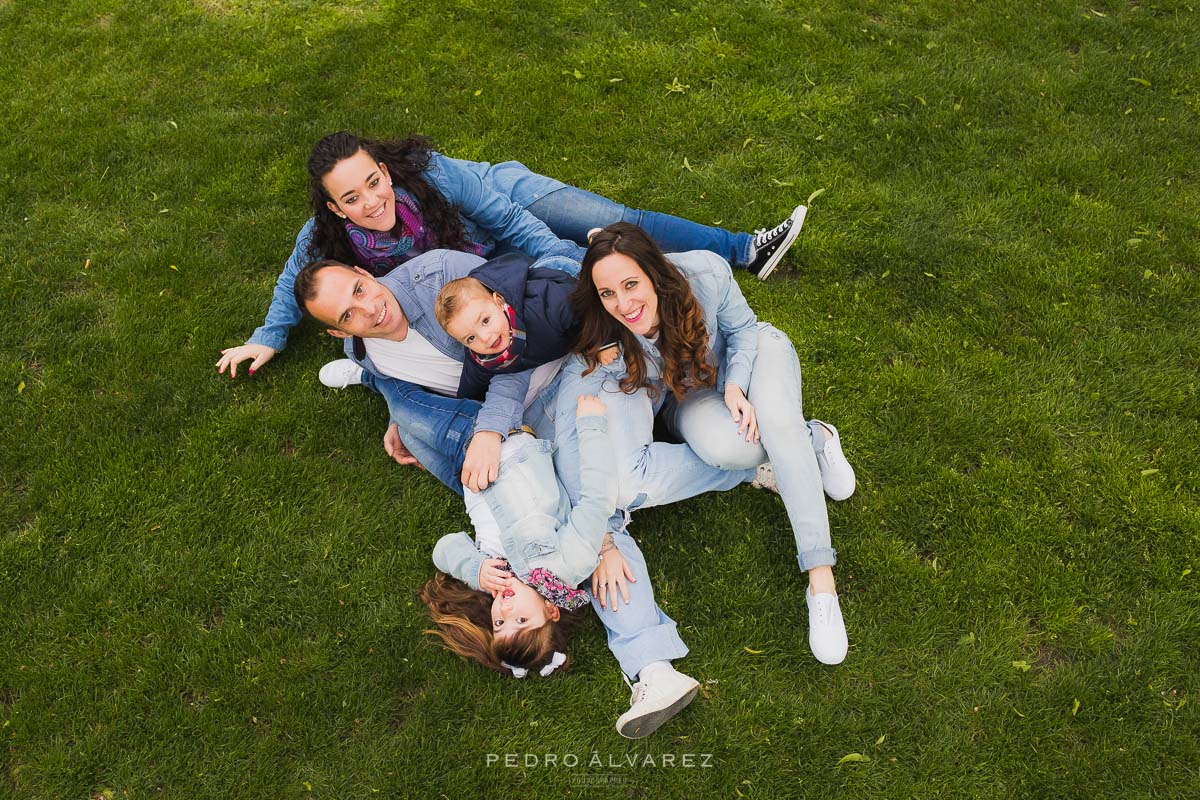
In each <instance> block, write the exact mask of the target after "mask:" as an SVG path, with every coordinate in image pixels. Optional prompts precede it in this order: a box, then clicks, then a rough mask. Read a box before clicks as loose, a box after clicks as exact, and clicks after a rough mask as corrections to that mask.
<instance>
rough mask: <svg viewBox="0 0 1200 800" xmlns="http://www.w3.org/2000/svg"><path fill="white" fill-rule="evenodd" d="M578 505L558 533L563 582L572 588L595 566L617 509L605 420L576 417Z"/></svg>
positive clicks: (592, 417)
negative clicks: (609, 519) (609, 522)
mask: <svg viewBox="0 0 1200 800" xmlns="http://www.w3.org/2000/svg"><path fill="white" fill-rule="evenodd" d="M575 428H576V430H577V431H578V432H579V502H578V503H576V504H575V507H574V508H572V509H571V514H570V516H569V517H567V522H566V524H564V525H563V526H562V527H561V528H560V529H559V531H558V539H559V552H561V553H562V556H563V560H564V561H565V562H566V564H567V570H566V571H567V572H568V573H569V576H568V575H560V576H559V577H560V578H562V579H563V580H564V581H566V582H568V583H570V584H571V585H576V584H578V583H579V582H580V581H583V580H584V579H586V578H587V577H588V576H589V575H591V574H592V570H594V569H595V568H596V564H597V563H599V556H600V546H601V544H603V543H604V534H605V533H606V532H607V531H608V518H609V517H611V516H612V515H613V511H615V510H616V507H617V467H616V462H615V458H614V456H613V448H612V444H611V442H610V441H609V438H608V417H606V416H598V415H589V416H586V417H579V418H578V419H577V420H576V424H575Z"/></svg>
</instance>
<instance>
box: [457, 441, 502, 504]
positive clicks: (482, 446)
mask: <svg viewBox="0 0 1200 800" xmlns="http://www.w3.org/2000/svg"><path fill="white" fill-rule="evenodd" d="M501 441H502V439H501V438H500V434H498V433H496V432H495V431H479V432H478V433H476V434H475V435H474V436H472V437H471V444H470V445H468V446H467V457H466V459H465V460H464V461H463V470H462V483H463V486H465V487H467V488H468V489H470V490H472V491H475V492H482V491H483V490H484V489H486V488H487V487H488V485H489V484H491V483H492V481H494V480H496V475H497V473H499V472H500V443H501Z"/></svg>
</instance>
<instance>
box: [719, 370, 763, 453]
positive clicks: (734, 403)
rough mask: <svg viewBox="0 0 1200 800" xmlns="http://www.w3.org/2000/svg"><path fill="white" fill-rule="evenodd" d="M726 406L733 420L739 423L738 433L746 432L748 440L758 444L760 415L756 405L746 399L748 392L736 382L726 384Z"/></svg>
mask: <svg viewBox="0 0 1200 800" xmlns="http://www.w3.org/2000/svg"><path fill="white" fill-rule="evenodd" d="M725 406H726V407H727V408H728V409H729V413H730V415H732V416H733V421H734V422H736V423H737V424H738V435H739V436H740V435H741V434H743V433H744V434H746V441H747V442H754V443H755V444H758V417H757V416H756V415H755V414H754V406H752V405H750V401H749V400H747V399H746V393H745V392H743V391H742V387H740V386H738V385H737V384H736V383H727V384H725Z"/></svg>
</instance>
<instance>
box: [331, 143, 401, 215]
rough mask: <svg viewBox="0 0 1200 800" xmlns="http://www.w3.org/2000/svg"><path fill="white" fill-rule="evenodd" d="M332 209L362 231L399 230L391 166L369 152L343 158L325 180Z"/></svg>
mask: <svg viewBox="0 0 1200 800" xmlns="http://www.w3.org/2000/svg"><path fill="white" fill-rule="evenodd" d="M321 185H322V186H324V187H325V192H326V194H328V195H329V197H331V198H333V199H332V201H329V202H326V205H327V206H329V210H330V211H332V212H333V213H335V214H337V215H338V216H339V217H342V218H343V219H348V220H350V221H351V222H353V223H354V224H355V225H358V226H359V227H361V228H368V229H370V230H373V231H390V230H391V229H392V228H394V227H396V195H395V193H394V192H393V191H392V179H391V176H389V175H388V169H387V165H386V164H384V163H383V162H381V161H376V160H375V159H374V158H372V157H371V154H370V153H368V152H367V151H366V150H359V151H358V152H357V153H355V154H354V155H352V156H350V157H349V158H343V159H342V160H341V161H339V162H337V164H335V165H334V167H333V169H331V170H329V172H328V173H326V175H325V177H324V178H322V179H321Z"/></svg>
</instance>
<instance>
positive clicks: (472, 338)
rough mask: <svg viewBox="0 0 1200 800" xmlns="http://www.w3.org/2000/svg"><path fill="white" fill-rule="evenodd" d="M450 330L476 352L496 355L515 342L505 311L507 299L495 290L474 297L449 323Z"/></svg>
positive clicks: (449, 331) (447, 329)
mask: <svg viewBox="0 0 1200 800" xmlns="http://www.w3.org/2000/svg"><path fill="white" fill-rule="evenodd" d="M446 332H447V333H449V334H450V335H451V336H453V337H454V338H455V339H457V340H458V341H460V342H462V343H463V346H464V347H466V348H467V349H468V350H470V351H471V352H473V353H478V354H479V355H481V356H492V355H495V354H496V353H502V352H504V350H505V349H507V348H508V346H509V345H510V344H511V343H512V326H511V325H509V324H508V315H507V314H505V313H504V298H502V297H501V296H500V295H498V294H496V293H495V292H492V293H491V294H489V295H487V296H486V297H472V298H471V299H470V300H468V301H466V302H465V303H464V304H463V305H462V306H461V307H459V309H458V312H457V313H455V315H454V316H453V317H451V318H450V320H449V321H448V322H447V323H446Z"/></svg>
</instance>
